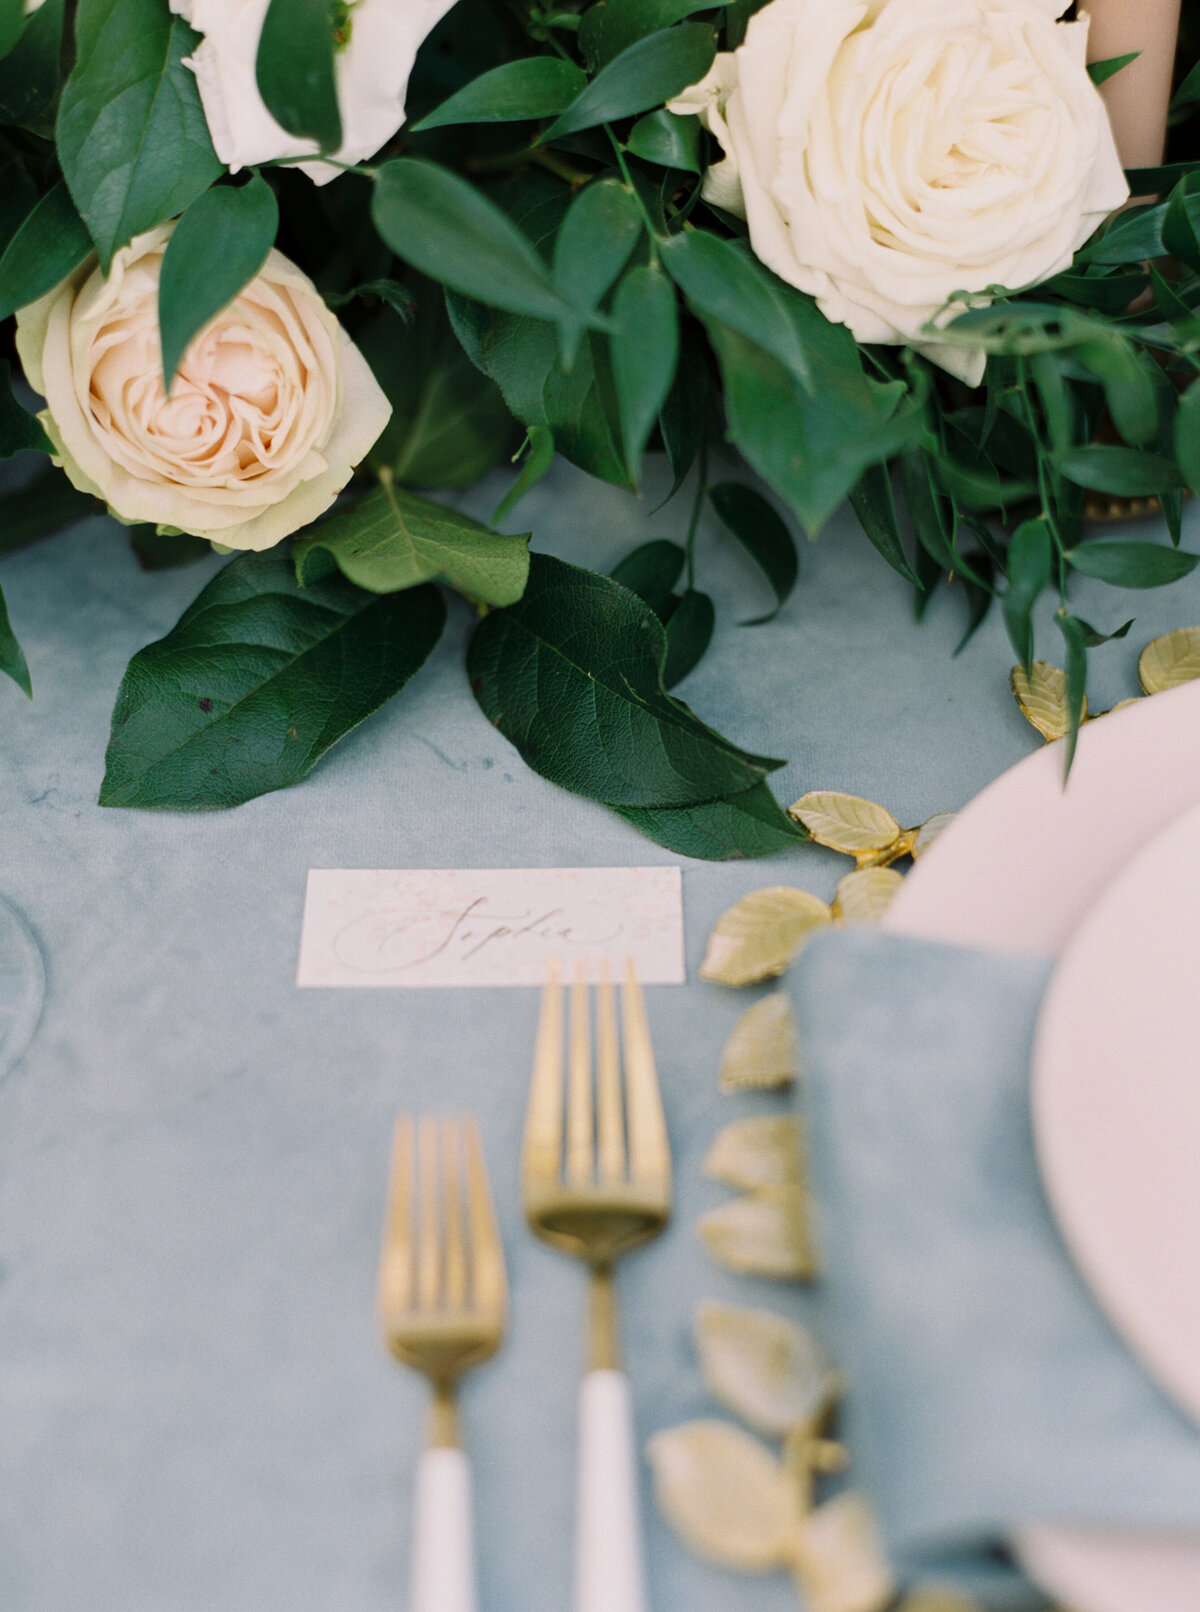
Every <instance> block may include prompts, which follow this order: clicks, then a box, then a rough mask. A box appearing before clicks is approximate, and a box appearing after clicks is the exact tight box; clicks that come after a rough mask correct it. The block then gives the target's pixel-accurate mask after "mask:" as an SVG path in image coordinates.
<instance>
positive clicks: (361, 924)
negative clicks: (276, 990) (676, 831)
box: [296, 867, 686, 986]
mask: <svg viewBox="0 0 1200 1612" xmlns="http://www.w3.org/2000/svg"><path fill="white" fill-rule="evenodd" d="M554 958H557V959H558V960H559V962H560V964H561V966H562V969H563V973H564V977H566V978H573V977H575V974H576V971H577V970H579V969H582V971H583V974H584V977H585V978H586V979H589V980H594V979H596V978H598V977H599V974H600V971H601V968H602V966H604V965H605V964H607V966H608V968H609V969H610V971H611V972H612V974H613V975H614V976H615V977H618V978H619V977H620V975H621V974H622V973H623V972H624V967H625V959H626V958H631V959H632V961H633V966H634V969H635V970H636V972H637V976H638V978H639V979H640V980H641V981H642V983H643V984H644V985H681V984H682V983H683V981H684V979H685V978H686V973H685V968H684V955H683V885H682V879H681V876H680V871H679V869H678V868H673V867H656V868H437V869H428V868H409V869H399V870H397V869H386V868H375V869H370V868H312V869H310V870H309V875H308V890H307V894H306V897H305V902H304V922H303V926H302V929H301V935H300V966H299V969H298V971H297V974H296V984H297V985H366V986H371V985H374V986H381V985H393V986H394V985H400V986H405V985H410V986H411V985H418V986H428V985H542V984H544V983H545V980H546V976H547V974H548V973H549V970H550V964H551V960H552V959H554Z"/></svg>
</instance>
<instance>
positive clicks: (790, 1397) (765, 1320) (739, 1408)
mask: <svg viewBox="0 0 1200 1612" xmlns="http://www.w3.org/2000/svg"><path fill="white" fill-rule="evenodd" d="M692 1334H693V1337H694V1338H695V1340H696V1353H697V1355H698V1356H699V1357H700V1369H701V1371H702V1372H703V1374H704V1381H705V1383H706V1384H707V1386H708V1389H709V1392H710V1393H711V1394H712V1395H713V1396H714V1398H716V1399H719V1400H720V1401H721V1403H722V1405H724V1406H725V1408H726V1409H727V1410H731V1411H732V1412H733V1413H734V1415H735V1416H737V1417H740V1419H741V1420H742V1421H743V1422H745V1423H746V1424H747V1425H748V1426H750V1427H752V1428H754V1429H755V1431H756V1432H758V1433H768V1434H772V1435H773V1436H774V1437H776V1438H783V1437H784V1436H785V1434H786V1433H787V1432H788V1431H789V1429H790V1428H793V1427H795V1426H796V1424H797V1423H799V1422H815V1420H816V1419H817V1417H819V1416H820V1414H821V1412H822V1411H823V1410H824V1409H825V1407H826V1406H827V1405H829V1404H830V1403H831V1401H832V1400H834V1399H835V1398H836V1397H837V1393H838V1386H839V1384H838V1378H837V1376H836V1375H835V1373H834V1371H833V1368H832V1367H831V1366H830V1364H829V1360H828V1358H827V1356H826V1354H825V1351H824V1350H823V1349H822V1348H821V1346H820V1344H819V1343H818V1342H817V1340H816V1338H815V1337H814V1336H813V1334H812V1333H811V1332H810V1331H809V1329H808V1328H807V1327H803V1326H801V1325H800V1324H799V1322H797V1321H790V1320H788V1319H787V1317H786V1316H782V1315H776V1314H775V1312H774V1311H773V1310H753V1309H744V1308H743V1307H742V1306H741V1305H735V1304H718V1303H717V1301H716V1300H715V1299H705V1301H704V1302H703V1304H701V1305H700V1306H699V1308H698V1309H697V1311H696V1318H695V1321H694V1323H693V1328H692Z"/></svg>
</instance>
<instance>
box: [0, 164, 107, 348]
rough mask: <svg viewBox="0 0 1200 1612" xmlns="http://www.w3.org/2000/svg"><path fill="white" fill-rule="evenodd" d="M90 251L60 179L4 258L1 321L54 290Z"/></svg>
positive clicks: (1, 258) (87, 237)
mask: <svg viewBox="0 0 1200 1612" xmlns="http://www.w3.org/2000/svg"><path fill="white" fill-rule="evenodd" d="M91 251H92V238H91V236H90V235H89V234H88V232H87V226H86V224H85V223H84V222H83V220H82V219H81V218H80V216H79V214H78V213H77V212H76V211H75V204H74V202H72V200H71V197H70V193H69V192H68V190H67V187H66V185H65V184H64V183H63V182H62V180H61V179H60V180H59V182H58V184H57V185H55V186H54V188H53V189H52V190H48V191H47V192H46V194H45V195H44V196H43V197H42V199H41V201H39V202H38V204H37V206H36V207H35V208H34V209H33V211H32V212H31V213H29V214H28V216H27V217H26V219H25V221H24V223H23V224H22V225H21V227H20V228H19V229H18V230H17V232H16V234H15V235H14V236H13V238H12V240H11V241H9V243H8V245H7V246H6V247H5V249H4V253H3V255H2V256H0V319H7V318H8V316H9V315H10V314H13V313H15V312H16V311H17V309H18V308H24V307H26V306H27V305H28V304H29V303H31V302H36V301H37V300H38V298H39V297H44V296H45V295H46V293H47V292H48V291H53V290H54V288H55V286H56V285H60V284H61V283H62V281H63V280H65V279H66V278H67V276H68V275H69V274H73V273H74V272H75V270H76V269H77V268H78V267H79V265H80V264H81V263H82V262H83V261H84V259H85V258H86V257H87V256H88V255H89V253H90V252H91Z"/></svg>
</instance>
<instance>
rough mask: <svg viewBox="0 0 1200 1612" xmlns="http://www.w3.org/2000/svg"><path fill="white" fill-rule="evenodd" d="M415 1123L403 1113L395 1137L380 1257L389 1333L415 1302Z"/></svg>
mask: <svg viewBox="0 0 1200 1612" xmlns="http://www.w3.org/2000/svg"><path fill="white" fill-rule="evenodd" d="M412 1188H413V1122H412V1115H411V1114H401V1115H400V1116H399V1117H398V1118H397V1120H396V1126H395V1130H394V1132H393V1135H392V1166H391V1176H390V1179H389V1181H388V1196H387V1210H386V1212H385V1215H384V1224H383V1248H382V1250H381V1252H380V1257H379V1312H380V1316H381V1318H382V1321H383V1326H384V1330H385V1331H390V1329H391V1327H392V1325H393V1324H394V1322H395V1318H396V1317H397V1316H398V1315H401V1314H403V1312H404V1311H405V1310H407V1309H408V1308H409V1307H410V1305H411V1303H412V1286H413V1258H412Z"/></svg>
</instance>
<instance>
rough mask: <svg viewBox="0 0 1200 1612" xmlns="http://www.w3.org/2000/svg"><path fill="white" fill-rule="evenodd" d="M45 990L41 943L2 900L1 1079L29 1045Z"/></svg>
mask: <svg viewBox="0 0 1200 1612" xmlns="http://www.w3.org/2000/svg"><path fill="white" fill-rule="evenodd" d="M45 989H46V975H45V970H44V969H43V967H42V954H41V952H40V951H39V950H38V945H37V941H36V940H34V938H33V936H32V935H31V934H30V932H29V926H28V925H27V924H26V922H25V920H24V918H22V917H21V915H20V913H18V912H16V911H14V909H13V908H12V907H10V906H9V905H8V903H7V902H6V901H5V900H4V898H3V897H2V896H0V1079H3V1077H4V1076H5V1075H6V1074H7V1073H8V1071H9V1070H10V1069H11V1068H12V1066H13V1064H15V1063H16V1061H17V1059H18V1058H19V1057H20V1056H21V1054H22V1053H23V1052H24V1051H25V1048H26V1047H27V1046H28V1045H29V1042H30V1038H31V1037H32V1035H33V1032H34V1030H35V1029H36V1028H37V1022H38V1019H39V1018H40V1017H41V1013H42V998H43V996H44V995H45Z"/></svg>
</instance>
